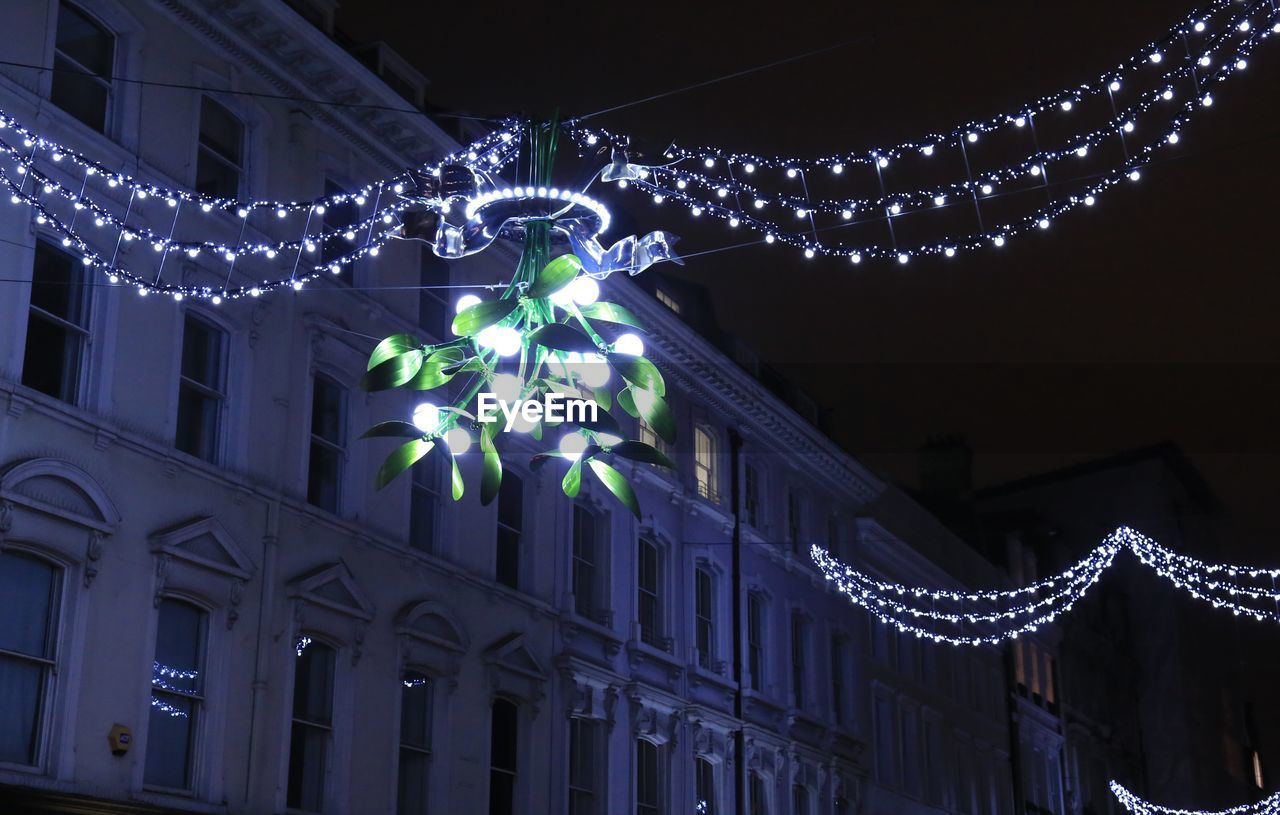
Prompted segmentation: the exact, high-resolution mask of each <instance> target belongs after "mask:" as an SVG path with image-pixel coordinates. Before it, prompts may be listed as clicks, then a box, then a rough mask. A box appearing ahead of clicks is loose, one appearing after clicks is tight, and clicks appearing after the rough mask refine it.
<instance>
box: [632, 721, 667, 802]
mask: <svg viewBox="0 0 1280 815" xmlns="http://www.w3.org/2000/svg"><path fill="white" fill-rule="evenodd" d="M664 747H665V745H663V744H658V743H657V742H654V741H650V740H649V739H646V738H642V737H636V739H635V759H634V762H635V776H634V778H635V796H634V800H633V801H632V804H633V805H634V807H635V813H636V815H666V812H667V806H666V804H667V802H666V789H667V784H668V783H669V779H668V770H667V767H666V766H665V765H666V762H667V761H668V758H667V751H666V750H665V749H664ZM645 750H652V751H653V753H652V756H653V779H652V780H653V790H652V792H653V799H652V803H650V802H648V801H646V802H645V803H641V800H640V796H641V792H642V790H641V780H642V779H641V772H642V770H643V766H642V758H641V756H642V751H645Z"/></svg>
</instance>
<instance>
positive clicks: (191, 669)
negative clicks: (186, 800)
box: [143, 599, 207, 790]
mask: <svg viewBox="0 0 1280 815" xmlns="http://www.w3.org/2000/svg"><path fill="white" fill-rule="evenodd" d="M157 611H158V617H157V621H156V650H155V660H154V662H153V663H152V666H151V669H152V670H151V715H150V717H149V720H148V724H147V758H146V768H145V772H144V773H143V781H144V783H146V784H147V785H148V786H152V787H165V788H168V789H175V790H187V789H191V784H192V778H191V770H192V759H193V757H194V753H195V739H196V732H197V730H196V728H197V727H198V726H199V723H200V714H201V706H202V705H203V701H204V675H203V674H204V644H205V625H206V619H207V615H206V614H205V612H204V611H203V610H201V609H199V608H196V607H195V606H193V605H191V604H190V603H184V602H182V601H180V600H172V599H165V600H162V601H161V603H160V606H159V609H158V610H157Z"/></svg>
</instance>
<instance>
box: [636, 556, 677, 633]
mask: <svg viewBox="0 0 1280 815" xmlns="http://www.w3.org/2000/svg"><path fill="white" fill-rule="evenodd" d="M646 548H648V549H651V550H652V551H653V585H652V588H646V587H645V586H644V584H643V581H644V573H643V572H644V570H643V568H642V560H643V558H642V555H643V552H644V550H645V549H646ZM664 560H665V547H663V546H662V544H660V543H659V542H658V541H657V539H656V538H654V537H653V536H651V535H640V536H639V537H637V538H636V560H635V564H636V576H635V591H636V627H637V628H638V633H639V635H640V637H639V638H640V641H641V642H642V643H644V644H645V645H647V646H649V647H650V648H656V649H658V650H660V651H669V650H670V639H669V637H668V636H667V620H666V611H665V609H664V607H663V599H664V597H665V595H666V592H665V591H664V590H663V589H664V588H665V587H664V586H663V579H664V577H665V572H666V568H665V563H664ZM645 600H648V604H649V606H651V608H652V618H653V619H652V623H651V625H646V620H645V617H647V616H649V614H648V613H646V610H645V608H646V603H645Z"/></svg>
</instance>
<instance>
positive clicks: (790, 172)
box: [787, 167, 796, 178]
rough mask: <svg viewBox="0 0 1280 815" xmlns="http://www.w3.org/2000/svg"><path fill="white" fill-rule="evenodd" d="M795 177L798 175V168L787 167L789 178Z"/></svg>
mask: <svg viewBox="0 0 1280 815" xmlns="http://www.w3.org/2000/svg"><path fill="white" fill-rule="evenodd" d="M795 177H796V168H795V167H788V168H787V178H795Z"/></svg>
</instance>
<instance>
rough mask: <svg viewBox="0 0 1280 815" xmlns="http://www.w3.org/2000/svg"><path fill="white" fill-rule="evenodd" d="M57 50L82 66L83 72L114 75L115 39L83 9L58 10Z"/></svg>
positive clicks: (67, 4) (65, 7)
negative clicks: (112, 65) (112, 71)
mask: <svg viewBox="0 0 1280 815" xmlns="http://www.w3.org/2000/svg"><path fill="white" fill-rule="evenodd" d="M57 48H58V50H59V51H61V52H62V53H63V54H66V55H67V56H68V57H70V58H71V59H73V60H75V61H76V62H78V63H79V67H80V69H81V70H82V71H89V72H91V73H94V74H97V75H98V76H104V77H109V76H110V75H111V63H112V60H113V57H114V53H115V38H114V37H112V36H111V34H109V33H108V32H107V31H106V29H104V28H103V27H102V26H100V25H98V24H97V22H96V21H94V20H93V19H91V18H90V17H89V16H88V15H86V14H85V13H84V12H82V11H80V9H78V8H76V7H75V6H73V5H70V4H69V3H63V4H62V7H61V8H60V9H59V10H58V37H57Z"/></svg>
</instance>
